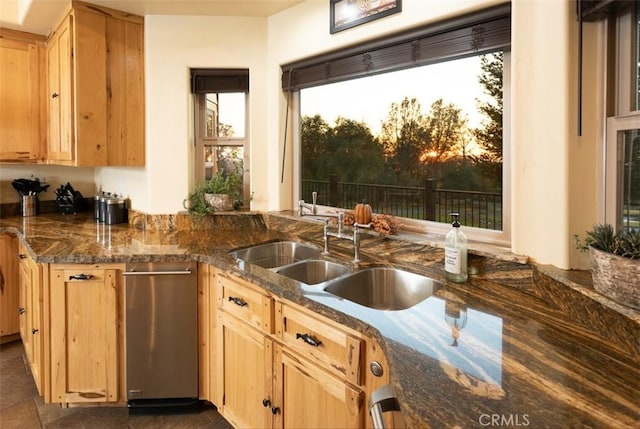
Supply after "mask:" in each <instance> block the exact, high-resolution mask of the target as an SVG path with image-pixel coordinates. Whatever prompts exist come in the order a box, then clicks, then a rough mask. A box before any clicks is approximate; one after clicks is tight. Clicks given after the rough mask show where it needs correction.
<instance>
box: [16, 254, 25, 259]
mask: <svg viewBox="0 0 640 429" xmlns="http://www.w3.org/2000/svg"><path fill="white" fill-rule="evenodd" d="M18 258H20V259H26V258H27V255H25V254H24V253H19V254H18Z"/></svg>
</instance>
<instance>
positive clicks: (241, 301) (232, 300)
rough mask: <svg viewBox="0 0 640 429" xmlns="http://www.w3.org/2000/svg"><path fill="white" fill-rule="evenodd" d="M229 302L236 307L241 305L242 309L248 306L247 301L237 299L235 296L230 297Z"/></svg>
mask: <svg viewBox="0 0 640 429" xmlns="http://www.w3.org/2000/svg"><path fill="white" fill-rule="evenodd" d="M229 301H231V302H233V303H234V304H235V305H239V306H240V307H244V306H245V305H247V301H245V300H244V299H242V298H236V297H235V296H230V297H229Z"/></svg>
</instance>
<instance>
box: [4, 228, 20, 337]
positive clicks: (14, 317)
mask: <svg viewBox="0 0 640 429" xmlns="http://www.w3.org/2000/svg"><path fill="white" fill-rule="evenodd" d="M17 255H18V239H17V238H16V236H15V235H10V234H0V336H5V335H12V334H15V333H18V332H20V316H19V314H18V307H19V306H20V292H19V291H20V268H19V266H18V259H17Z"/></svg>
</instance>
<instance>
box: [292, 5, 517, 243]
mask: <svg viewBox="0 0 640 429" xmlns="http://www.w3.org/2000/svg"><path fill="white" fill-rule="evenodd" d="M505 13H508V15H509V17H510V16H511V8H510V4H508V5H500V6H499V7H496V8H490V9H487V10H483V11H479V12H476V13H472V14H468V15H465V16H462V17H457V18H453V19H450V20H446V21H443V22H440V23H435V24H432V25H429V26H427V27H425V28H423V29H417V30H412V32H408V33H405V35H406V34H413V35H414V36H415V35H416V34H423V36H424V37H426V38H428V37H439V36H437V35H438V34H440V33H442V32H444V31H445V29H446V28H447V27H450V29H452V28H455V29H456V31H458V30H460V26H461V25H462V24H464V25H467V26H469V27H468V28H469V29H471V31H472V33H474V32H475V33H477V31H475V30H473V28H477V27H478V26H480V25H481V22H483V20H487V19H491V17H493V18H495V15H501V14H502V15H504V14H505ZM474 18H475V20H474ZM509 20H510V18H509ZM404 37H405V36H403V35H393V36H390V37H389V38H387V39H380V40H376V41H373V42H368V43H364V44H361V45H357V46H353V47H350V48H348V49H347V50H340V51H336V52H331V53H328V54H325V55H322V56H318V57H314V58H310V59H307V60H303V61H299V62H296V63H291V64H287V65H284V66H282V87H283V90H285V91H286V92H285V96H288V97H291V98H290V100H291V109H292V111H293V115H294V118H296V119H297V120H294V121H292V122H293V125H292V136H293V156H294V172H293V202H292V204H293V206H296V207H297V202H298V201H299V200H301V199H302V198H301V189H300V179H301V160H302V157H301V156H302V153H301V141H300V131H301V130H300V122H301V114H300V89H303V88H305V87H311V86H320V85H323V84H329V83H334V82H337V81H341V80H347V79H351V78H356V77H360V76H358V72H357V70H356V69H352V70H349V65H348V64H347V66H346V67H343V68H341V69H337V67H334V66H333V65H330V66H324V69H325V72H324V73H325V75H324V76H319V75H318V73H317V72H318V70H314V69H313V68H314V67H315V68H316V69H317V68H318V64H319V61H341V60H342V59H343V58H344V56H345V53H346V54H349V55H356V56H357V55H359V52H362V51H363V50H367V49H375V48H380V47H383V48H384V46H387V45H388V44H391V43H392V42H393V43H398V39H399V38H400V39H401V40H402V39H403V38H404ZM469 41H470V43H473V38H471V40H469ZM493 43H494V44H492V45H490V47H489V46H487V47H486V49H485V47H483V48H482V49H478V50H476V51H475V52H471V53H470V51H469V50H468V49H467V50H466V51H464V52H463V51H456V50H455V49H459V48H460V47H459V46H456V45H452V46H453V48H452V49H453V50H452V53H450V54H449V55H446V54H443V53H442V52H441V51H439V52H438V57H437V58H435V57H434V58H430V59H424V61H423V62H422V63H421V64H418V63H417V62H416V61H414V62H413V63H412V65H409V63H407V62H405V63H404V64H403V65H402V66H400V67H393V66H389V64H388V63H386V64H385V66H384V70H382V71H380V70H378V69H376V70H373V71H371V73H367V74H372V73H384V72H393V71H397V70H401V69H405V68H408V67H410V66H416V65H427V64H433V63H439V62H444V61H450V60H455V59H458V58H462V57H465V56H471V55H478V56H479V55H482V54H485V53H489V52H492V51H497V50H502V51H503V52H504V65H503V67H504V68H503V154H502V156H503V159H502V216H503V219H502V230H500V231H499V230H488V229H483V228H475V227H465V228H464V230H465V234H466V235H467V236H468V238H469V239H471V240H477V241H481V242H485V243H491V244H496V245H504V246H509V245H510V243H511V180H510V177H511V174H510V167H509V166H510V162H511V150H510V144H511V130H510V118H511V113H510V112H511V103H510V98H511V97H510V94H511V89H510V86H511V37H510V31H509V43H508V44H507V45H504V43H503V42H496V41H494V42H493ZM413 46H415V44H414V45H413ZM412 55H413V54H412ZM413 56H415V55H413ZM418 56H420V55H418ZM336 64H338V63H336ZM301 70H302V73H301ZM305 70H306V74H304V72H305ZM332 71H334V72H335V73H334V74H333V75H331V72H332ZM296 73H298V75H296ZM367 74H363V75H361V76H366V75H367ZM319 210H320V213H325V212H327V211H330V210H335V208H334V207H329V206H320V207H319ZM402 223H403V227H402V229H403V230H404V231H407V232H417V233H427V234H437V235H445V234H446V232H448V230H449V229H450V225H449V224H448V223H440V222H435V221H425V220H418V219H410V218H402Z"/></svg>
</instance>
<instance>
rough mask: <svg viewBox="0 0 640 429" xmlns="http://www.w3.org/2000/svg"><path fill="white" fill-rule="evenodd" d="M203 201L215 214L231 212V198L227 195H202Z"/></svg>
mask: <svg viewBox="0 0 640 429" xmlns="http://www.w3.org/2000/svg"><path fill="white" fill-rule="evenodd" d="M204 199H205V200H206V201H207V203H209V205H210V206H211V207H213V210H214V211H216V212H229V211H232V210H233V198H231V195H229V194H204Z"/></svg>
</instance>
